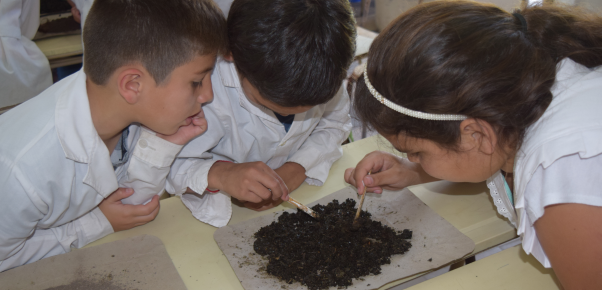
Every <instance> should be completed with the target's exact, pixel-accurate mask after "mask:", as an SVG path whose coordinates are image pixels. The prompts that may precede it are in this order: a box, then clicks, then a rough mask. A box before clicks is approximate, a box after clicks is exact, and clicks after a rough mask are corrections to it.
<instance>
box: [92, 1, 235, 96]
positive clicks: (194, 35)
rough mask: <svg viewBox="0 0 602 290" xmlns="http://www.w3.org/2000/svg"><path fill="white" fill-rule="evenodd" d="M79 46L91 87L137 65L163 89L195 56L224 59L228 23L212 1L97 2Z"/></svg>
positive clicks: (104, 82)
mask: <svg viewBox="0 0 602 290" xmlns="http://www.w3.org/2000/svg"><path fill="white" fill-rule="evenodd" d="M83 40H84V48H85V51H84V71H85V72H86V74H87V76H88V77H89V78H90V80H92V81H93V82H94V83H96V84H99V85H104V84H106V81H107V80H108V79H109V77H110V76H111V74H113V72H115V70H116V69H117V68H119V67H121V66H123V65H126V64H129V63H132V62H140V63H141V64H142V65H144V67H145V68H146V69H147V70H148V72H149V73H150V74H151V75H152V76H153V78H154V80H155V82H156V83H157V84H161V83H162V82H163V81H164V80H166V79H167V78H168V76H169V75H170V74H171V72H172V71H173V70H174V69H175V68H177V67H178V66H180V65H182V64H184V63H186V62H188V61H191V60H192V59H193V58H194V57H195V56H197V55H206V54H213V53H224V52H225V51H226V50H227V35H226V19H225V17H224V15H223V13H222V12H221V10H220V9H219V8H218V7H217V6H216V5H215V4H214V3H213V2H212V1H210V0H173V1H172V0H170V1H164V0H96V1H94V4H93V5H92V8H91V9H90V12H89V15H88V17H87V19H86V23H85V25H84V33H83Z"/></svg>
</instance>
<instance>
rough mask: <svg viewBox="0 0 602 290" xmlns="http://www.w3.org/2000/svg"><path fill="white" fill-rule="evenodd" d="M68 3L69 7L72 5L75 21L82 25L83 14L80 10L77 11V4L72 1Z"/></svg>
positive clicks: (68, 0) (69, 0)
mask: <svg viewBox="0 0 602 290" xmlns="http://www.w3.org/2000/svg"><path fill="white" fill-rule="evenodd" d="M67 2H69V5H71V14H72V15H73V19H74V20H75V22H77V23H82V14H81V13H80V11H79V9H77V7H76V6H75V3H73V1H71V0H67Z"/></svg>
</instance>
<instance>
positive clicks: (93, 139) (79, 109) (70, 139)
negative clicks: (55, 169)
mask: <svg viewBox="0 0 602 290" xmlns="http://www.w3.org/2000/svg"><path fill="white" fill-rule="evenodd" d="M62 82H66V83H65V85H64V89H63V90H62V91H59V92H58V94H59V96H58V97H57V103H56V107H55V124H56V132H57V135H58V138H59V142H60V143H61V147H62V148H63V151H64V152H65V156H66V157H67V158H68V159H71V160H73V161H76V162H79V163H86V164H88V172H87V173H86V176H85V177H84V180H83V182H84V183H85V184H87V185H89V186H91V187H92V188H94V189H95V190H96V191H97V192H98V193H99V194H100V195H102V196H103V197H105V198H106V197H107V196H108V195H110V194H111V193H112V192H113V191H115V190H116V189H117V188H118V185H117V177H116V176H115V171H114V170H113V165H112V163H111V158H110V156H109V150H108V149H107V147H106V146H105V144H104V142H103V141H102V139H100V136H98V132H97V131H96V128H95V127H94V123H93V122H92V114H91V112H90V103H89V102H88V94H87V91H86V74H85V73H84V72H83V70H80V71H78V72H77V73H75V74H74V75H72V76H70V77H68V78H66V79H64V80H63V81H62Z"/></svg>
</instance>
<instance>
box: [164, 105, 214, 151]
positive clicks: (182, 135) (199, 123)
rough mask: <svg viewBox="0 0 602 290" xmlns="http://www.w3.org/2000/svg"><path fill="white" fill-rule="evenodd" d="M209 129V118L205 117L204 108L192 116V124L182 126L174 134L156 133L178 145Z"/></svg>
mask: <svg viewBox="0 0 602 290" xmlns="http://www.w3.org/2000/svg"><path fill="white" fill-rule="evenodd" d="M205 131H207V119H205V113H203V110H202V109H201V111H200V112H199V113H198V114H196V115H194V116H193V117H192V118H191V122H190V124H188V125H186V126H181V127H180V128H179V129H178V132H176V133H174V134H172V135H163V134H160V133H156V134H157V136H159V137H161V138H163V139H165V140H167V141H169V142H171V143H174V144H177V145H185V144H186V143H188V141H190V140H192V139H193V138H194V137H196V136H198V135H201V134H203V133H204V132H205Z"/></svg>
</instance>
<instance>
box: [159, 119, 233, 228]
mask: <svg viewBox="0 0 602 290" xmlns="http://www.w3.org/2000/svg"><path fill="white" fill-rule="evenodd" d="M218 116H219V114H216V113H215V112H214V110H212V109H211V108H206V109H205V117H206V118H207V123H208V129H207V131H206V132H205V133H203V134H202V135H200V136H199V137H197V138H195V139H193V140H192V141H190V142H189V143H188V144H186V146H184V148H183V149H182V151H181V152H180V154H179V155H178V158H176V160H175V161H174V164H173V165H172V167H171V171H170V172H169V176H168V177H167V184H166V188H165V189H166V190H167V192H169V193H171V194H175V195H178V196H180V198H181V199H182V202H183V203H184V205H185V206H186V207H187V208H188V209H189V210H190V211H191V213H192V215H193V216H194V217H195V218H197V219H198V220H200V221H202V222H204V223H208V224H210V225H212V226H214V227H223V226H225V225H227V224H228V221H229V220H230V217H231V216H232V204H231V202H230V196H229V195H227V194H226V193H223V192H217V193H211V192H207V191H205V189H207V186H208V180H207V178H208V175H209V170H210V169H211V166H213V164H214V163H215V162H216V161H217V160H220V159H225V158H220V157H218V156H214V155H213V154H211V153H208V152H207V151H209V150H211V149H212V148H214V147H215V146H217V144H218V143H219V142H220V140H221V138H222V137H223V136H224V132H225V131H224V129H223V127H221V121H220V118H219V117H218ZM188 188H190V189H192V190H193V191H194V192H195V193H194V194H191V193H187V194H184V193H185V192H186V190H187V189H188Z"/></svg>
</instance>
